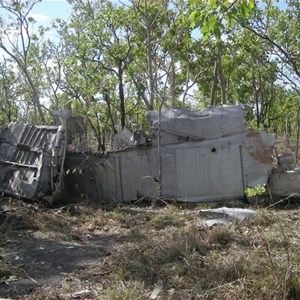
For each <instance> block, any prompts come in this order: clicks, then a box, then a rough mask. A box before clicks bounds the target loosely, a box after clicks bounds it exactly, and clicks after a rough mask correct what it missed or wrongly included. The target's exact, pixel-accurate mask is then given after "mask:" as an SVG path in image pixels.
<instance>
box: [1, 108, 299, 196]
mask: <svg viewBox="0 0 300 300" xmlns="http://www.w3.org/2000/svg"><path fill="white" fill-rule="evenodd" d="M54 115H55V117H56V124H57V126H35V125H27V124H23V123H21V122H16V123H11V124H8V125H5V126H2V127H1V129H0V166H1V168H0V192H3V193H6V194H9V195H14V196H20V197H26V198H32V199H44V198H46V199H50V200H51V199H52V198H49V197H48V198H47V196H51V195H52V194H53V193H54V194H56V195H58V194H59V193H62V192H64V196H65V197H66V198H68V197H69V198H73V197H77V196H82V197H88V198H89V199H92V200H99V201H111V200H113V201H118V202H127V201H131V200H134V199H136V198H138V197H141V196H147V197H153V196H155V195H156V192H157V185H158V183H157V179H158V170H159V166H158V161H159V160H158V145H157V135H158V113H157V112H149V113H148V114H147V117H148V120H149V122H150V124H151V125H152V137H151V140H152V141H151V143H150V139H149V138H148V137H145V136H144V135H143V132H140V133H139V134H136V135H134V134H131V133H130V132H129V131H128V130H125V131H123V132H122V133H121V134H119V135H118V136H117V137H116V139H115V143H116V145H117V147H118V148H119V150H115V151H113V152H108V153H105V154H104V153H100V152H99V153H98V152H91V151H90V150H89V147H88V145H87V140H86V132H85V127H84V124H83V122H82V120H81V119H78V118H72V117H71V116H70V114H69V113H67V112H56V113H54ZM161 128H162V131H161V160H162V172H163V176H162V178H163V181H162V192H163V196H164V197H165V198H168V199H176V200H180V201H189V202H207V201H217V200H233V199H240V198H243V197H244V192H245V190H246V188H248V187H250V188H251V187H254V186H256V185H257V184H263V185H267V183H268V181H269V182H270V187H271V190H272V192H273V193H274V194H275V195H279V196H289V195H291V194H292V193H294V195H297V196H300V188H299V186H300V171H299V170H298V169H297V168H293V166H292V165H293V161H291V159H290V157H282V158H279V159H278V165H277V167H275V168H274V162H273V148H274V145H275V139H274V138H273V137H272V136H271V135H269V134H267V133H265V132H263V131H253V130H250V129H249V128H247V127H246V125H245V122H244V112H243V110H242V108H241V107H240V106H223V107H215V108H209V109H203V110H199V111H188V110H164V111H162V119H161ZM136 136H137V137H139V139H138V140H136ZM67 144H68V145H67ZM66 149H67V150H68V152H66ZM120 149H121V150H120ZM54 198H57V197H54ZM54 198H53V199H54ZM50 202H51V201H50Z"/></svg>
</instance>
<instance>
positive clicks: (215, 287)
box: [0, 203, 300, 300]
mask: <svg viewBox="0 0 300 300" xmlns="http://www.w3.org/2000/svg"><path fill="white" fill-rule="evenodd" d="M14 205H15V206H16V207H18V205H20V204H17V203H14ZM197 210H199V207H194V208H192V209H191V208H179V207H177V206H174V205H170V206H166V207H160V208H156V209H151V208H150V207H148V206H129V205H116V206H112V207H109V208H107V207H105V208H104V207H100V206H98V207H97V206H94V207H91V206H90V205H87V204H86V203H81V204H78V205H75V206H71V208H69V209H67V208H66V209H60V208H57V209H50V210H49V209H35V210H34V214H33V213H32V211H33V210H32V207H29V208H28V207H27V208H26V209H25V210H24V209H22V213H21V210H17V211H15V212H14V214H17V215H18V214H19V212H20V216H22V217H23V222H25V223H26V224H28V228H27V230H30V231H32V234H33V235H35V236H42V237H43V238H54V237H55V238H57V239H64V240H69V241H72V240H75V241H77V242H79V243H84V239H85V236H86V235H88V234H90V235H93V236H94V237H111V236H118V237H120V240H118V241H117V240H114V238H111V239H112V240H110V243H109V244H107V245H103V246H106V248H107V249H106V252H107V255H105V256H103V257H102V258H101V259H99V260H97V261H95V263H94V264H93V265H91V266H90V267H89V268H85V269H82V270H79V271H78V272H76V273H73V274H66V275H65V277H64V278H63V280H62V281H61V283H60V285H59V286H52V287H51V286H47V287H46V286H44V287H43V288H41V289H39V290H37V291H35V292H34V293H33V294H31V295H30V297H29V298H30V299H46V298H48V299H58V298H60V299H68V297H70V295H71V294H72V292H74V290H75V289H77V290H78V289H80V288H82V289H84V288H87V287H88V288H89V289H90V290H91V291H92V295H91V296H90V298H94V299H149V295H150V294H151V292H152V290H153V288H154V286H155V284H156V283H157V282H158V280H162V281H163V283H164V285H163V289H162V291H161V293H160V296H159V297H160V299H171V300H172V299H173V300H175V299H289V300H292V299H300V282H299V277H300V253H299V246H300V235H299V225H300V211H299V209H298V207H294V209H290V210H275V209H264V208H258V211H259V214H258V215H257V216H256V217H255V218H253V219H250V220H247V221H242V222H235V223H230V224H228V225H226V226H222V225H217V226H214V227H212V228H198V227H197V226H196V224H197V223H198V222H199V221H200V218H201V217H200V215H199V214H197V213H196V212H197ZM33 216H34V218H33ZM2 231H3V230H2ZM13 231H14V229H12V232H13ZM0 234H2V237H3V238H6V239H8V238H11V239H12V238H13V237H12V235H8V234H7V233H3V232H0ZM14 238H16V237H14Z"/></svg>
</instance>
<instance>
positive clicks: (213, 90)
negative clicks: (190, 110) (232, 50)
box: [210, 59, 218, 106]
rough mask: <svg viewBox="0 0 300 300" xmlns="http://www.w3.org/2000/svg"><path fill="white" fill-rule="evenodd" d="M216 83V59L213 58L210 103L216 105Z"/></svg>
mask: <svg viewBox="0 0 300 300" xmlns="http://www.w3.org/2000/svg"><path fill="white" fill-rule="evenodd" d="M217 84H218V60H217V59H216V60H215V69H214V80H213V82H212V85H211V91H210V105H211V106H216V90H217Z"/></svg>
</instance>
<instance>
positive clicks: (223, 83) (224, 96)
mask: <svg viewBox="0 0 300 300" xmlns="http://www.w3.org/2000/svg"><path fill="white" fill-rule="evenodd" d="M217 60H218V71H219V81H220V85H221V99H222V100H221V101H222V102H221V103H222V105H223V104H226V103H227V97H226V90H225V80H224V74H223V67H222V56H221V50H220V47H218V49H217Z"/></svg>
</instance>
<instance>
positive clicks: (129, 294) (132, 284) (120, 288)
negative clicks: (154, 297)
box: [100, 281, 147, 300]
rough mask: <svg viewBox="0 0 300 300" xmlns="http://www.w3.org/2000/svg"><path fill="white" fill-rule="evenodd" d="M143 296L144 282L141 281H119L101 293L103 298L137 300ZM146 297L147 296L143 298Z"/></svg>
mask: <svg viewBox="0 0 300 300" xmlns="http://www.w3.org/2000/svg"><path fill="white" fill-rule="evenodd" d="M143 295H144V296H145V290H144V283H143V282H141V281H128V282H126V281H119V282H116V283H114V284H113V285H111V286H110V287H109V289H107V290H106V292H105V293H103V294H102V295H101V298H100V299H104V300H138V299H141V298H142V296H143ZM145 299H147V298H145Z"/></svg>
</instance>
